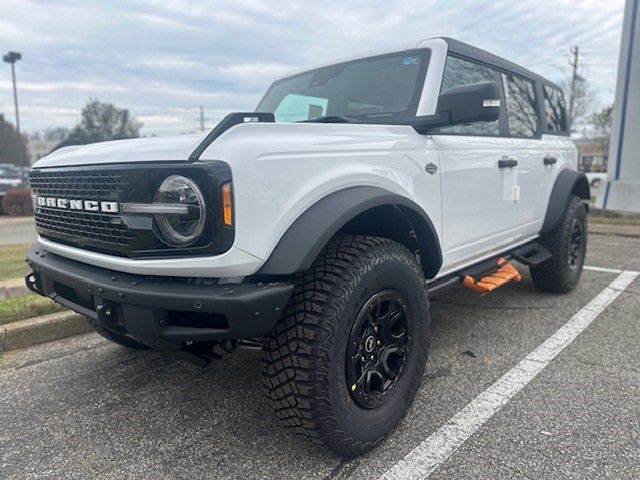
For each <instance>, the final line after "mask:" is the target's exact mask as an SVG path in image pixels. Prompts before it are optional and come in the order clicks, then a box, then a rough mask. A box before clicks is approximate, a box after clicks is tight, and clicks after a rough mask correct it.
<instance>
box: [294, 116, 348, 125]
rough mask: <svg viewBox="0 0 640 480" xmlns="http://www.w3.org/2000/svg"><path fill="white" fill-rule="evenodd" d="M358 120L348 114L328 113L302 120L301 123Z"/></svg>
mask: <svg viewBox="0 0 640 480" xmlns="http://www.w3.org/2000/svg"><path fill="white" fill-rule="evenodd" d="M357 121H358V120H357V119H356V118H353V117H348V116H346V115H327V116H325V117H318V118H310V119H309V120H301V121H300V123H354V122H357Z"/></svg>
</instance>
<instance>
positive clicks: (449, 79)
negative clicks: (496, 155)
mask: <svg viewBox="0 0 640 480" xmlns="http://www.w3.org/2000/svg"><path fill="white" fill-rule="evenodd" d="M478 82H497V83H498V85H500V74H499V73H498V72H497V71H495V70H493V69H491V68H489V67H485V66H483V65H479V64H477V63H474V62H470V61H468V60H463V59H461V58H457V57H452V56H449V57H447V61H446V63H445V66H444V74H443V76H442V87H441V88H440V92H446V91H447V90H450V89H452V88H453V87H460V86H462V85H469V84H471V83H478ZM440 132H443V133H457V134H461V135H499V134H500V123H499V121H498V120H496V121H495V122H477V123H472V124H469V125H454V126H451V127H444V128H441V129H440Z"/></svg>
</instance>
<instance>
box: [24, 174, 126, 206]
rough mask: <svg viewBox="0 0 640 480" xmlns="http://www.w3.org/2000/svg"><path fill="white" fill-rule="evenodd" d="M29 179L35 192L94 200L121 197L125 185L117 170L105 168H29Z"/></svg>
mask: <svg viewBox="0 0 640 480" xmlns="http://www.w3.org/2000/svg"><path fill="white" fill-rule="evenodd" d="M29 182H30V184H31V188H32V189H33V191H34V193H35V194H36V195H45V196H52V197H64V198H85V199H86V198H91V199H98V200H117V199H119V198H122V194H123V192H124V190H125V188H126V187H127V185H128V183H127V181H126V178H125V177H123V175H122V173H121V172H120V171H109V170H106V171H105V170H84V171H82V170H75V171H67V172H64V171H46V170H33V171H32V172H31V173H30V175H29Z"/></svg>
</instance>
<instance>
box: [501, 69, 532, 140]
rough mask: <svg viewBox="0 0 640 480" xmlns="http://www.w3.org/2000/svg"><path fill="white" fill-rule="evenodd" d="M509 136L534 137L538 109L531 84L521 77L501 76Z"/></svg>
mask: <svg viewBox="0 0 640 480" xmlns="http://www.w3.org/2000/svg"><path fill="white" fill-rule="evenodd" d="M503 80H504V81H503V83H504V85H505V97H506V100H507V119H508V122H509V134H510V135H511V136H514V137H535V136H536V134H537V133H538V109H537V103H536V90H535V88H534V86H533V83H532V82H531V81H529V80H526V79H524V78H522V77H518V76H516V75H511V74H503Z"/></svg>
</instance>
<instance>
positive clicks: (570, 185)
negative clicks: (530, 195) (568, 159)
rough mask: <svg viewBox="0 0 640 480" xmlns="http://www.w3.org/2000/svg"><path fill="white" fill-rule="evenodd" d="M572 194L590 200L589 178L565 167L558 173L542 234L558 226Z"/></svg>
mask: <svg viewBox="0 0 640 480" xmlns="http://www.w3.org/2000/svg"><path fill="white" fill-rule="evenodd" d="M571 195H576V196H578V197H580V198H581V199H582V200H589V199H590V198H591V189H590V186H589V180H588V179H587V176H586V175H585V174H584V173H582V172H576V171H575V170H568V169H565V170H562V171H561V172H560V173H559V174H558V177H557V178H556V181H555V183H554V184H553V189H552V190H551V195H550V197H549V204H548V205H547V212H546V214H545V217H544V223H543V224H542V229H541V230H540V233H541V234H545V233H549V232H550V231H552V230H553V229H554V228H555V227H556V225H557V224H558V222H559V221H560V219H561V218H562V214H563V212H564V211H565V209H566V208H567V204H568V202H569V198H570V197H571Z"/></svg>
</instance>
